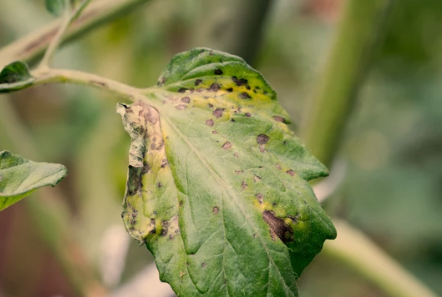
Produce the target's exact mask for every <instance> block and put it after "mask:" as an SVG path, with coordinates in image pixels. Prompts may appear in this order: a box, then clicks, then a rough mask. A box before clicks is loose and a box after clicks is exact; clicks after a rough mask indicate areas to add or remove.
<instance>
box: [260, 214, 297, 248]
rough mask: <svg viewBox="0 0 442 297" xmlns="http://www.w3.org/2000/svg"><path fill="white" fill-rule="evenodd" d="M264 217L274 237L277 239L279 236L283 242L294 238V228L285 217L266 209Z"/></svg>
mask: <svg viewBox="0 0 442 297" xmlns="http://www.w3.org/2000/svg"><path fill="white" fill-rule="evenodd" d="M262 218H263V219H264V221H265V222H266V223H267V224H268V225H269V227H270V234H271V236H272V239H273V240H274V241H276V239H277V238H279V239H280V240H281V241H282V242H284V243H287V242H290V241H293V240H294V234H293V229H292V228H291V227H290V226H289V225H287V224H286V223H285V222H284V220H283V219H281V218H278V217H277V216H275V213H274V212H273V211H268V210H266V211H264V212H263V213H262Z"/></svg>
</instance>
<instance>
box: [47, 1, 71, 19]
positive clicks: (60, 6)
mask: <svg viewBox="0 0 442 297" xmlns="http://www.w3.org/2000/svg"><path fill="white" fill-rule="evenodd" d="M66 1H71V0H46V9H47V10H48V11H49V12H50V13H52V14H53V15H55V16H57V17H58V16H61V15H62V14H63V12H64V11H65V9H66Z"/></svg>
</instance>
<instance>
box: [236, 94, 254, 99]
mask: <svg viewBox="0 0 442 297" xmlns="http://www.w3.org/2000/svg"><path fill="white" fill-rule="evenodd" d="M239 98H241V99H251V98H252V97H250V95H249V94H248V93H247V92H242V93H241V94H239Z"/></svg>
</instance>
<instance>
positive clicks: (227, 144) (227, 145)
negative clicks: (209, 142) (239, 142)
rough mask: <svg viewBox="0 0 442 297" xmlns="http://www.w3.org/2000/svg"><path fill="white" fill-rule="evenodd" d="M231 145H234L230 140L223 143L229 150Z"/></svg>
mask: <svg viewBox="0 0 442 297" xmlns="http://www.w3.org/2000/svg"><path fill="white" fill-rule="evenodd" d="M231 147H232V144H231V143H230V142H228V141H226V142H225V143H224V144H223V146H222V148H223V149H225V150H228V149H230V148H231Z"/></svg>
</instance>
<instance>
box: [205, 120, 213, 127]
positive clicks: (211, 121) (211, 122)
mask: <svg viewBox="0 0 442 297" xmlns="http://www.w3.org/2000/svg"><path fill="white" fill-rule="evenodd" d="M206 125H207V126H210V127H212V126H213V125H214V122H213V120H212V119H209V120H207V121H206Z"/></svg>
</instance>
